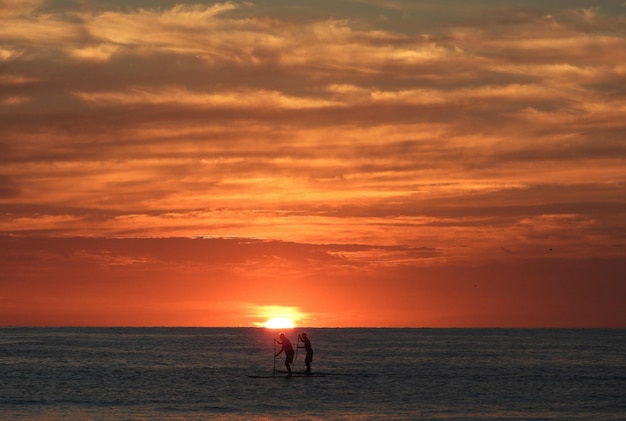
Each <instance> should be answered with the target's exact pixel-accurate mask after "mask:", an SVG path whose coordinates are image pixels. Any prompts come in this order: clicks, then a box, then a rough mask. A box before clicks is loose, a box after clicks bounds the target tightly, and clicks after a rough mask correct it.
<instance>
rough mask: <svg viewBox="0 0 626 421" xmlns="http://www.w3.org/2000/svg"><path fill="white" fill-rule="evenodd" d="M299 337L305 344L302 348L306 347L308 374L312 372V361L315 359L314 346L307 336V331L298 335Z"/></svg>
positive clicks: (305, 360)
mask: <svg viewBox="0 0 626 421" xmlns="http://www.w3.org/2000/svg"><path fill="white" fill-rule="evenodd" d="M298 338H300V340H301V341H302V344H303V345H302V346H301V347H300V348H304V349H306V357H304V363H305V364H306V374H311V362H312V361H313V347H312V346H311V341H310V340H309V338H308V337H307V336H306V333H303V334H302V335H298Z"/></svg>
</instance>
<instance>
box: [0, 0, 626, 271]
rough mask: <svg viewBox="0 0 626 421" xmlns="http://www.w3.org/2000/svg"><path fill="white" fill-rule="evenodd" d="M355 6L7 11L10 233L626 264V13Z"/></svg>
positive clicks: (6, 209) (3, 146)
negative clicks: (267, 242) (507, 251)
mask: <svg viewBox="0 0 626 421" xmlns="http://www.w3.org/2000/svg"><path fill="white" fill-rule="evenodd" d="M339 3H341V2H339ZM339 3H338V4H335V5H328V6H327V7H328V9H327V10H326V12H325V13H321V12H320V11H319V10H317V9H315V10H314V9H313V8H311V7H310V6H308V5H307V4H305V2H301V3H293V4H292V5H290V6H289V7H286V8H282V9H280V10H278V9H275V8H273V7H272V6H271V5H261V4H254V3H241V2H221V3H212V4H205V3H202V2H199V3H198V4H191V3H189V4H178V5H173V4H170V5H162V6H160V7H157V6H154V7H150V8H142V7H139V6H136V7H135V6H133V5H132V3H131V4H128V5H125V7H108V6H107V5H106V4H104V3H103V4H98V3H92V4H91V7H87V6H84V7H75V8H74V7H70V6H66V7H61V6H58V7H52V6H51V5H50V4H48V3H46V2H37V1H31V2H11V3H8V5H7V6H5V7H3V8H2V9H0V39H2V40H3V41H2V43H1V45H0V63H2V65H3V70H4V73H3V75H2V76H0V108H1V109H2V113H3V117H4V118H3V124H2V129H1V130H2V136H1V137H0V152H1V154H0V163H1V164H2V169H1V173H2V176H3V179H5V180H7V182H8V183H9V184H7V187H6V188H4V189H3V190H0V195H1V196H2V204H1V205H0V212H2V219H1V220H0V230H2V231H4V232H14V233H19V232H22V233H27V232H28V233H32V232H55V233H59V232H64V233H67V234H94V233H96V234H98V235H127V234H130V233H132V235H164V234H166V235H198V234H201V235H205V234H207V235H220V236H222V235H224V236H229V235H234V236H243V237H263V238H276V239H281V240H294V241H311V242H314V243H320V242H336V241H345V242H346V243H351V242H357V243H368V244H369V243H375V244H381V245H385V246H390V245H397V244H400V245H403V246H407V247H410V248H412V250H413V251H414V252H415V250H422V251H423V253H422V252H415V256H417V257H418V258H421V257H423V256H422V255H423V254H426V255H429V259H430V260H429V261H436V260H438V259H439V260H440V261H447V260H446V259H450V258H460V259H465V258H467V257H468V256H469V255H472V254H475V255H476V256H479V255H480V256H482V255H483V254H484V252H485V249H488V248H491V249H492V250H499V249H500V247H501V246H500V244H508V242H507V241H505V239H506V238H507V237H509V236H511V235H514V238H515V241H516V242H519V243H522V244H526V245H528V247H520V248H518V247H515V250H516V254H515V255H516V256H517V255H522V254H523V253H522V252H521V250H526V251H527V252H528V253H531V251H532V250H534V249H535V247H534V246H535V244H537V243H538V242H539V243H541V242H543V241H544V240H545V241H547V240H546V239H545V237H542V236H537V235H536V233H537V232H544V231H543V230H547V231H545V232H548V231H549V232H550V233H554V235H553V238H554V239H557V238H560V239H561V240H559V241H566V240H565V238H566V237H567V235H566V234H567V232H569V231H571V230H572V229H573V228H575V229H576V231H577V233H578V234H579V235H580V236H581V238H582V240H581V241H580V242H578V241H573V242H572V243H571V244H572V248H576V250H577V253H578V254H581V255H582V254H584V253H585V247H584V242H585V241H588V242H593V243H594V244H597V245H598V248H596V249H595V250H598V249H599V248H602V247H601V246H600V244H611V245H613V246H615V247H613V248H612V249H611V250H614V251H613V252H610V251H608V249H609V248H610V247H609V248H606V249H605V248H603V250H604V251H603V253H604V252H606V253H609V254H612V253H617V254H619V253H621V252H620V251H617V250H620V249H619V245H620V244H622V243H623V239H622V238H619V237H618V236H617V235H615V234H611V233H617V232H619V230H620V229H622V228H623V224H622V223H621V222H619V221H620V220H621V219H620V217H619V216H623V212H624V210H623V206H622V205H623V202H622V201H621V199H619V198H620V197H623V193H624V186H626V179H625V177H626V173H625V172H624V170H623V168H624V159H625V158H626V154H625V153H626V145H625V144H624V141H623V139H624V133H625V130H626V124H625V123H624V119H623V115H624V112H626V100H625V99H624V98H626V96H625V95H623V94H624V77H625V75H626V67H625V66H624V64H623V63H625V62H626V56H625V54H626V53H625V52H626V38H625V37H624V34H623V31H622V30H621V29H620V28H622V27H623V22H624V17H623V13H624V11H623V10H622V9H623V8H622V7H621V5H617V3H616V4H614V3H613V2H609V3H606V5H601V6H595V5H588V6H587V7H582V8H578V9H570V8H564V7H560V6H559V7H557V6H554V5H549V4H540V2H530V3H527V4H526V5H525V6H524V7H523V8H522V7H519V5H517V4H515V2H506V4H503V5H502V6H501V7H498V8H497V9H496V8H493V7H492V6H490V5H489V4H487V3H481V2H474V4H472V5H468V6H467V7H468V8H469V9H464V12H463V13H461V12H460V11H459V10H458V8H456V7H452V6H451V5H441V4H437V3H434V2H433V3H429V4H426V3H420V4H415V3H413V2H402V1H399V2H394V3H389V2H375V1H374V2H356V3H355V2H344V3H342V4H343V6H342V5H341V4H339ZM354 4H358V5H359V6H357V8H358V10H356V9H354V8H352V9H351V8H350V7H355V6H354ZM344 6H345V7H344ZM361 6H362V7H361ZM618 6H620V7H618ZM346 10H351V12H349V13H348V12H346ZM591 191H596V192H597V193H596V194H591V193H590V192H591ZM563 215H570V216H571V218H570V217H569V216H568V217H566V218H565V217H562V216H563ZM600 215H603V217H600ZM607 215H611V216H612V217H611V218H606V216H607ZM550 218H554V219H550ZM590 221H593V222H590ZM548 226H549V229H548V228H547V227H548ZM529 227H535V228H533V229H530V228H529ZM600 233H601V234H600ZM479 234H480V235H481V237H482V241H481V245H480V246H472V247H470V246H469V244H472V243H475V238H476V236H477V235H479ZM551 235H552V234H551ZM542 244H543V243H542ZM420 247H424V249H420ZM507 248H508V246H507ZM511 248H512V247H511ZM543 248H544V247H543V246H542V247H541V249H543ZM470 249H471V250H473V251H471V252H470V251H468V250H470ZM427 250H436V252H434V253H430V252H427ZM517 250H520V252H519V253H518V252H517ZM378 252H379V253H381V255H383V254H384V255H386V252H383V251H381V250H379V251H378ZM429 253H430V254H429ZM397 257H398V256H396V255H394V256H393V257H389V259H390V261H394V262H395V261H397V262H400V261H404V259H403V258H402V259H397V260H396V258H397Z"/></svg>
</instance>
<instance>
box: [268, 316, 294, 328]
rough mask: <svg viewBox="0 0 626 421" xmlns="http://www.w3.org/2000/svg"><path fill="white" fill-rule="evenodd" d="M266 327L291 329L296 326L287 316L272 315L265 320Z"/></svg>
mask: <svg viewBox="0 0 626 421" xmlns="http://www.w3.org/2000/svg"><path fill="white" fill-rule="evenodd" d="M265 327H266V328H268V329H291V328H293V327H294V323H293V322H292V321H291V320H289V319H288V318H286V317H272V318H271V319H269V320H268V321H267V322H265Z"/></svg>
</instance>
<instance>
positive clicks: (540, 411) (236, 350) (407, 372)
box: [0, 328, 626, 421]
mask: <svg viewBox="0 0 626 421" xmlns="http://www.w3.org/2000/svg"><path fill="white" fill-rule="evenodd" d="M303 331H306V333H307V334H308V336H309V338H310V339H311V342H312V345H313V347H314V351H315V354H314V361H313V365H312V368H313V372H314V373H315V374H316V375H313V376H303V375H297V376H294V377H291V378H289V377H287V376H286V373H285V367H284V365H283V363H284V357H283V355H280V356H279V357H278V358H274V353H275V352H277V351H278V349H277V345H276V344H275V343H274V341H273V339H274V338H275V337H277V334H278V332H277V331H272V330H268V329H260V328H206V329H200V328H198V329H196V328H147V329H146V328H3V329H0V418H1V419H3V420H37V421H41V420H218V421H228V420H273V419H282V420H315V421H318V420H358V421H362V420H433V419H445V420H500V419H502V420H507V419H514V420H576V419H580V420H613V419H626V331H625V330H601V329H591V330H569V329H529V330H526V329H296V330H293V331H290V330H286V331H285V333H286V335H287V336H288V337H290V338H291V340H292V342H293V343H294V345H296V344H297V334H298V333H301V332H303ZM304 368H305V367H304V355H303V350H302V349H300V350H298V356H297V359H296V362H295V364H294V372H301V371H303V370H304ZM275 370H276V371H275ZM250 376H257V377H250Z"/></svg>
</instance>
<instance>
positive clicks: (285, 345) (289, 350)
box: [274, 333, 294, 376]
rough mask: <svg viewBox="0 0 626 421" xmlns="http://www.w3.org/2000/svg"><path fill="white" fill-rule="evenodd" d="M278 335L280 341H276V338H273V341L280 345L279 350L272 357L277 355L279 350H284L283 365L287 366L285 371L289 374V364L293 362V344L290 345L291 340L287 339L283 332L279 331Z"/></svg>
mask: <svg viewBox="0 0 626 421" xmlns="http://www.w3.org/2000/svg"><path fill="white" fill-rule="evenodd" d="M278 337H279V338H280V341H277V340H276V339H274V341H275V342H276V343H277V344H280V345H281V347H280V351H278V353H277V354H276V355H274V358H276V357H278V356H279V355H280V353H281V352H283V351H285V367H287V372H289V374H288V376H291V366H290V365H289V364H291V363H292V362H293V354H294V352H293V346H292V345H291V342H290V341H289V339H287V337H286V336H285V334H284V333H281V334H280V335H278Z"/></svg>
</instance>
